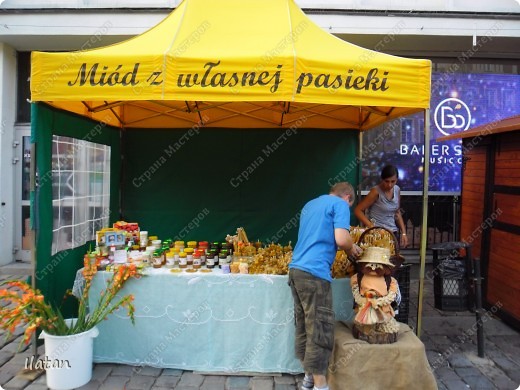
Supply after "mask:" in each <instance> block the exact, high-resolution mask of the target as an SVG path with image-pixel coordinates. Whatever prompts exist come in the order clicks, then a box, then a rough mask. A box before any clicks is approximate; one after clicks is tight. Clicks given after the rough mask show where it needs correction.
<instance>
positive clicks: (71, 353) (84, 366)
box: [0, 256, 141, 389]
mask: <svg viewBox="0 0 520 390" xmlns="http://www.w3.org/2000/svg"><path fill="white" fill-rule="evenodd" d="M96 272H97V265H96V263H95V262H91V261H90V260H89V259H88V257H87V256H86V257H85V261H84V268H83V270H82V273H83V276H84V278H85V285H84V288H83V291H82V293H81V295H80V296H79V297H78V301H79V308H78V316H77V318H73V319H65V318H64V317H63V315H62V313H61V311H60V309H59V308H58V307H56V306H54V305H52V304H49V303H48V302H46V301H45V297H44V296H43V295H42V294H41V292H40V291H39V290H37V289H33V288H32V287H31V286H30V285H29V284H27V283H26V282H22V281H19V280H11V281H7V282H5V283H4V284H5V285H7V287H8V288H4V289H0V300H1V301H2V306H1V307H0V329H4V330H5V331H6V338H7V337H9V336H10V335H12V334H13V333H14V332H15V330H16V327H17V326H20V325H25V331H24V337H23V339H22V342H24V343H26V344H28V343H29V341H30V340H31V337H32V335H33V334H34V332H35V331H36V330H37V329H40V330H41V331H42V333H41V335H40V338H43V339H44V340H45V358H44V360H43V361H42V363H41V364H40V366H42V368H45V369H46V371H47V386H48V387H49V388H51V389H73V388H76V387H81V386H83V385H84V384H86V383H88V382H89V381H90V379H91V377H92V350H93V338H95V337H96V336H97V335H98V330H97V327H96V325H97V324H99V323H100V322H101V321H103V320H104V319H105V318H107V316H108V315H110V314H111V313H113V312H114V311H115V310H117V309H119V308H126V309H127V312H128V316H129V317H130V320H131V321H132V324H133V323H134V311H135V309H134V306H133V304H132V301H133V299H134V297H133V295H131V294H127V295H124V296H122V297H121V296H119V295H118V293H119V291H120V290H121V289H122V288H123V286H124V285H125V284H126V282H127V281H128V280H129V279H130V278H137V277H140V275H141V274H140V273H139V270H138V269H137V267H136V266H135V264H130V265H126V264H122V265H120V266H118V267H117V268H115V269H114V273H113V275H112V277H111V278H110V280H109V281H108V283H107V286H106V288H105V289H104V290H103V291H102V292H101V295H100V297H99V299H98V302H97V305H96V306H95V308H92V309H91V310H89V306H88V301H89V291H90V286H91V285H92V280H93V278H94V276H95V274H96ZM68 294H70V292H68Z"/></svg>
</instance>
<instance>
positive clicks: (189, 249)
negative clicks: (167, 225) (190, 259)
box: [184, 248, 195, 253]
mask: <svg viewBox="0 0 520 390" xmlns="http://www.w3.org/2000/svg"><path fill="white" fill-rule="evenodd" d="M184 252H186V253H193V252H195V249H193V248H184Z"/></svg>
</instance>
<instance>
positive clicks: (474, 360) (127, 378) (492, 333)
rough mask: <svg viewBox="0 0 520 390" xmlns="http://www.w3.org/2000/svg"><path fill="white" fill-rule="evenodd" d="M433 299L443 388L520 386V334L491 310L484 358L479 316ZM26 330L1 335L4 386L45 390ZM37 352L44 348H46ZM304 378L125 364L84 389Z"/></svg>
mask: <svg viewBox="0 0 520 390" xmlns="http://www.w3.org/2000/svg"><path fill="white" fill-rule="evenodd" d="M413 267H414V268H413V271H412V274H413V273H415V274H416V273H417V269H418V265H413ZM9 278H10V276H9V275H0V281H2V280H6V279H9ZM417 289H418V280H417V279H414V278H413V276H412V281H411V284H410V319H409V324H410V326H412V327H414V326H415V323H416V318H415V317H416V311H417V302H416V301H417ZM433 301H434V300H433V284H432V281H431V280H426V281H425V301H424V305H423V306H424V308H423V321H422V324H423V325H422V327H423V331H422V335H421V339H422V341H423V342H424V344H425V347H426V354H427V357H428V360H429V362H430V365H431V367H432V369H433V373H434V375H435V378H436V380H437V384H438V387H439V389H440V390H444V389H449V390H458V389H464V390H467V389H482V390H486V389H499V390H508V389H511V390H514V389H518V388H519V385H520V337H519V332H518V331H515V330H514V329H512V328H510V327H509V326H507V325H506V324H504V323H503V322H502V321H500V320H499V319H497V318H496V317H494V316H493V315H492V314H491V313H486V314H485V317H486V322H485V324H484V333H485V357H484V358H479V357H478V356H477V344H476V334H475V332H474V323H475V314H473V313H471V312H469V311H465V312H445V311H440V310H437V309H435V308H434V302H433ZM21 333H22V330H21V329H20V330H18V332H17V336H16V337H15V338H14V339H10V340H5V339H4V337H3V335H2V334H0V386H1V387H2V388H3V389H6V390H18V389H27V390H45V389H47V387H46V385H45V374H44V373H42V372H24V371H23V368H24V364H25V359H26V357H27V356H30V355H31V348H27V347H25V348H24V349H22V350H21V351H18V350H17V348H18V345H19V341H20V339H21V336H20V334H21ZM38 352H39V353H42V352H43V346H40V347H39V349H38ZM301 379H302V375H286V374H284V375H280V376H270V375H266V376H221V375H202V374H199V373H196V372H191V371H182V370H175V369H158V368H152V367H145V368H141V369H140V370H139V371H134V370H133V367H131V366H126V365H119V364H95V365H94V371H93V378H92V380H91V381H90V382H89V383H88V384H87V385H85V386H83V387H81V390H121V389H127V390H131V389H132V390H133V389H135V390H138V389H139V390H144V389H153V390H166V389H176V390H197V389H198V390H242V389H244V390H245V389H251V390H294V389H298V388H299V386H300V385H301ZM345 388H348V385H346V387H345ZM418 388H420V385H419V387H418ZM370 390H371V389H370ZM385 390H391V389H385Z"/></svg>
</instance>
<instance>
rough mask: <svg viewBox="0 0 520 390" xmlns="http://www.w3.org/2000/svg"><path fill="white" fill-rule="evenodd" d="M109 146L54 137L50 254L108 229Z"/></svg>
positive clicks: (91, 238)
mask: <svg viewBox="0 0 520 390" xmlns="http://www.w3.org/2000/svg"><path fill="white" fill-rule="evenodd" d="M109 201H110V146H107V145H102V144H97V143H93V142H89V141H84V140H80V139H76V138H70V137H62V136H53V142H52V206H53V213H54V219H53V243H52V254H56V253H57V252H59V251H62V250H66V249H72V248H75V247H78V246H80V245H83V244H84V243H85V242H87V241H90V240H93V239H95V233H96V231H97V230H100V229H101V228H102V227H106V226H108V221H109V212H110V208H109Z"/></svg>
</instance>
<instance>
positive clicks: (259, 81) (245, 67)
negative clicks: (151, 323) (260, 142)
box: [31, 0, 431, 130]
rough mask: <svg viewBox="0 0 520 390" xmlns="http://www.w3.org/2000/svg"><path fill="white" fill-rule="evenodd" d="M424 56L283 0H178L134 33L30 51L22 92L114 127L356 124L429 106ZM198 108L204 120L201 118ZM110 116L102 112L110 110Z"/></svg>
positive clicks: (342, 126)
mask: <svg viewBox="0 0 520 390" xmlns="http://www.w3.org/2000/svg"><path fill="white" fill-rule="evenodd" d="M430 73H431V63H430V61H428V60H417V59H406V58H399V57H395V56H391V55H387V54H383V53H379V52H374V51H370V50H367V49H364V48H361V47H358V46H355V45H352V44H349V43H347V42H344V41H342V40H340V39H338V38H336V37H334V36H332V35H330V34H328V33H327V32H325V31H323V30H322V29H321V28H320V27H319V26H317V25H315V24H314V23H313V22H312V21H311V20H310V19H309V18H308V17H307V16H306V15H305V14H304V13H303V12H302V11H301V9H300V8H299V7H298V6H297V5H296V4H295V3H294V1H292V0H262V1H247V2H244V1H240V0H226V1H224V2H211V1H209V0H185V1H183V2H182V3H181V4H180V5H179V7H178V8H177V9H175V11H173V12H172V13H171V14H170V15H169V16H168V17H167V18H166V19H164V20H163V21H162V22H161V23H160V24H159V25H157V26H155V27H154V28H152V29H151V30H149V31H147V32H145V33H143V34H142V35H139V36H137V37H135V38H133V39H130V40H127V41H124V42H122V43H119V44H115V45H112V46H107V47H103V48H100V49H95V50H88V51H78V52H70V53H41V52H34V53H33V54H32V72H31V98H32V100H33V101H45V102H48V103H49V104H51V105H53V106H55V107H58V108H61V109H64V110H67V111H72V112H75V113H78V114H81V115H85V116H89V117H91V118H92V119H97V120H103V121H105V122H107V124H110V125H114V126H120V127H122V128H132V127H139V128H159V127H160V128H187V127H190V126H192V125H193V124H194V123H197V122H199V121H200V120H201V119H202V118H203V117H204V118H205V119H204V120H203V121H204V122H205V127H230V128H269V127H286V126H287V127H289V126H291V125H292V124H294V122H296V121H297V120H298V119H299V118H300V117H302V115H304V116H305V118H306V121H305V124H304V127H307V128H329V129H345V128H350V129H359V130H365V129H368V128H371V127H374V126H377V125H379V124H381V123H382V122H384V121H386V120H388V119H391V118H395V117H398V116H402V115H407V114H410V113H412V112H416V111H418V110H420V109H425V108H428V107H429V102H430ZM202 113H204V116H202ZM107 114H108V115H107Z"/></svg>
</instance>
